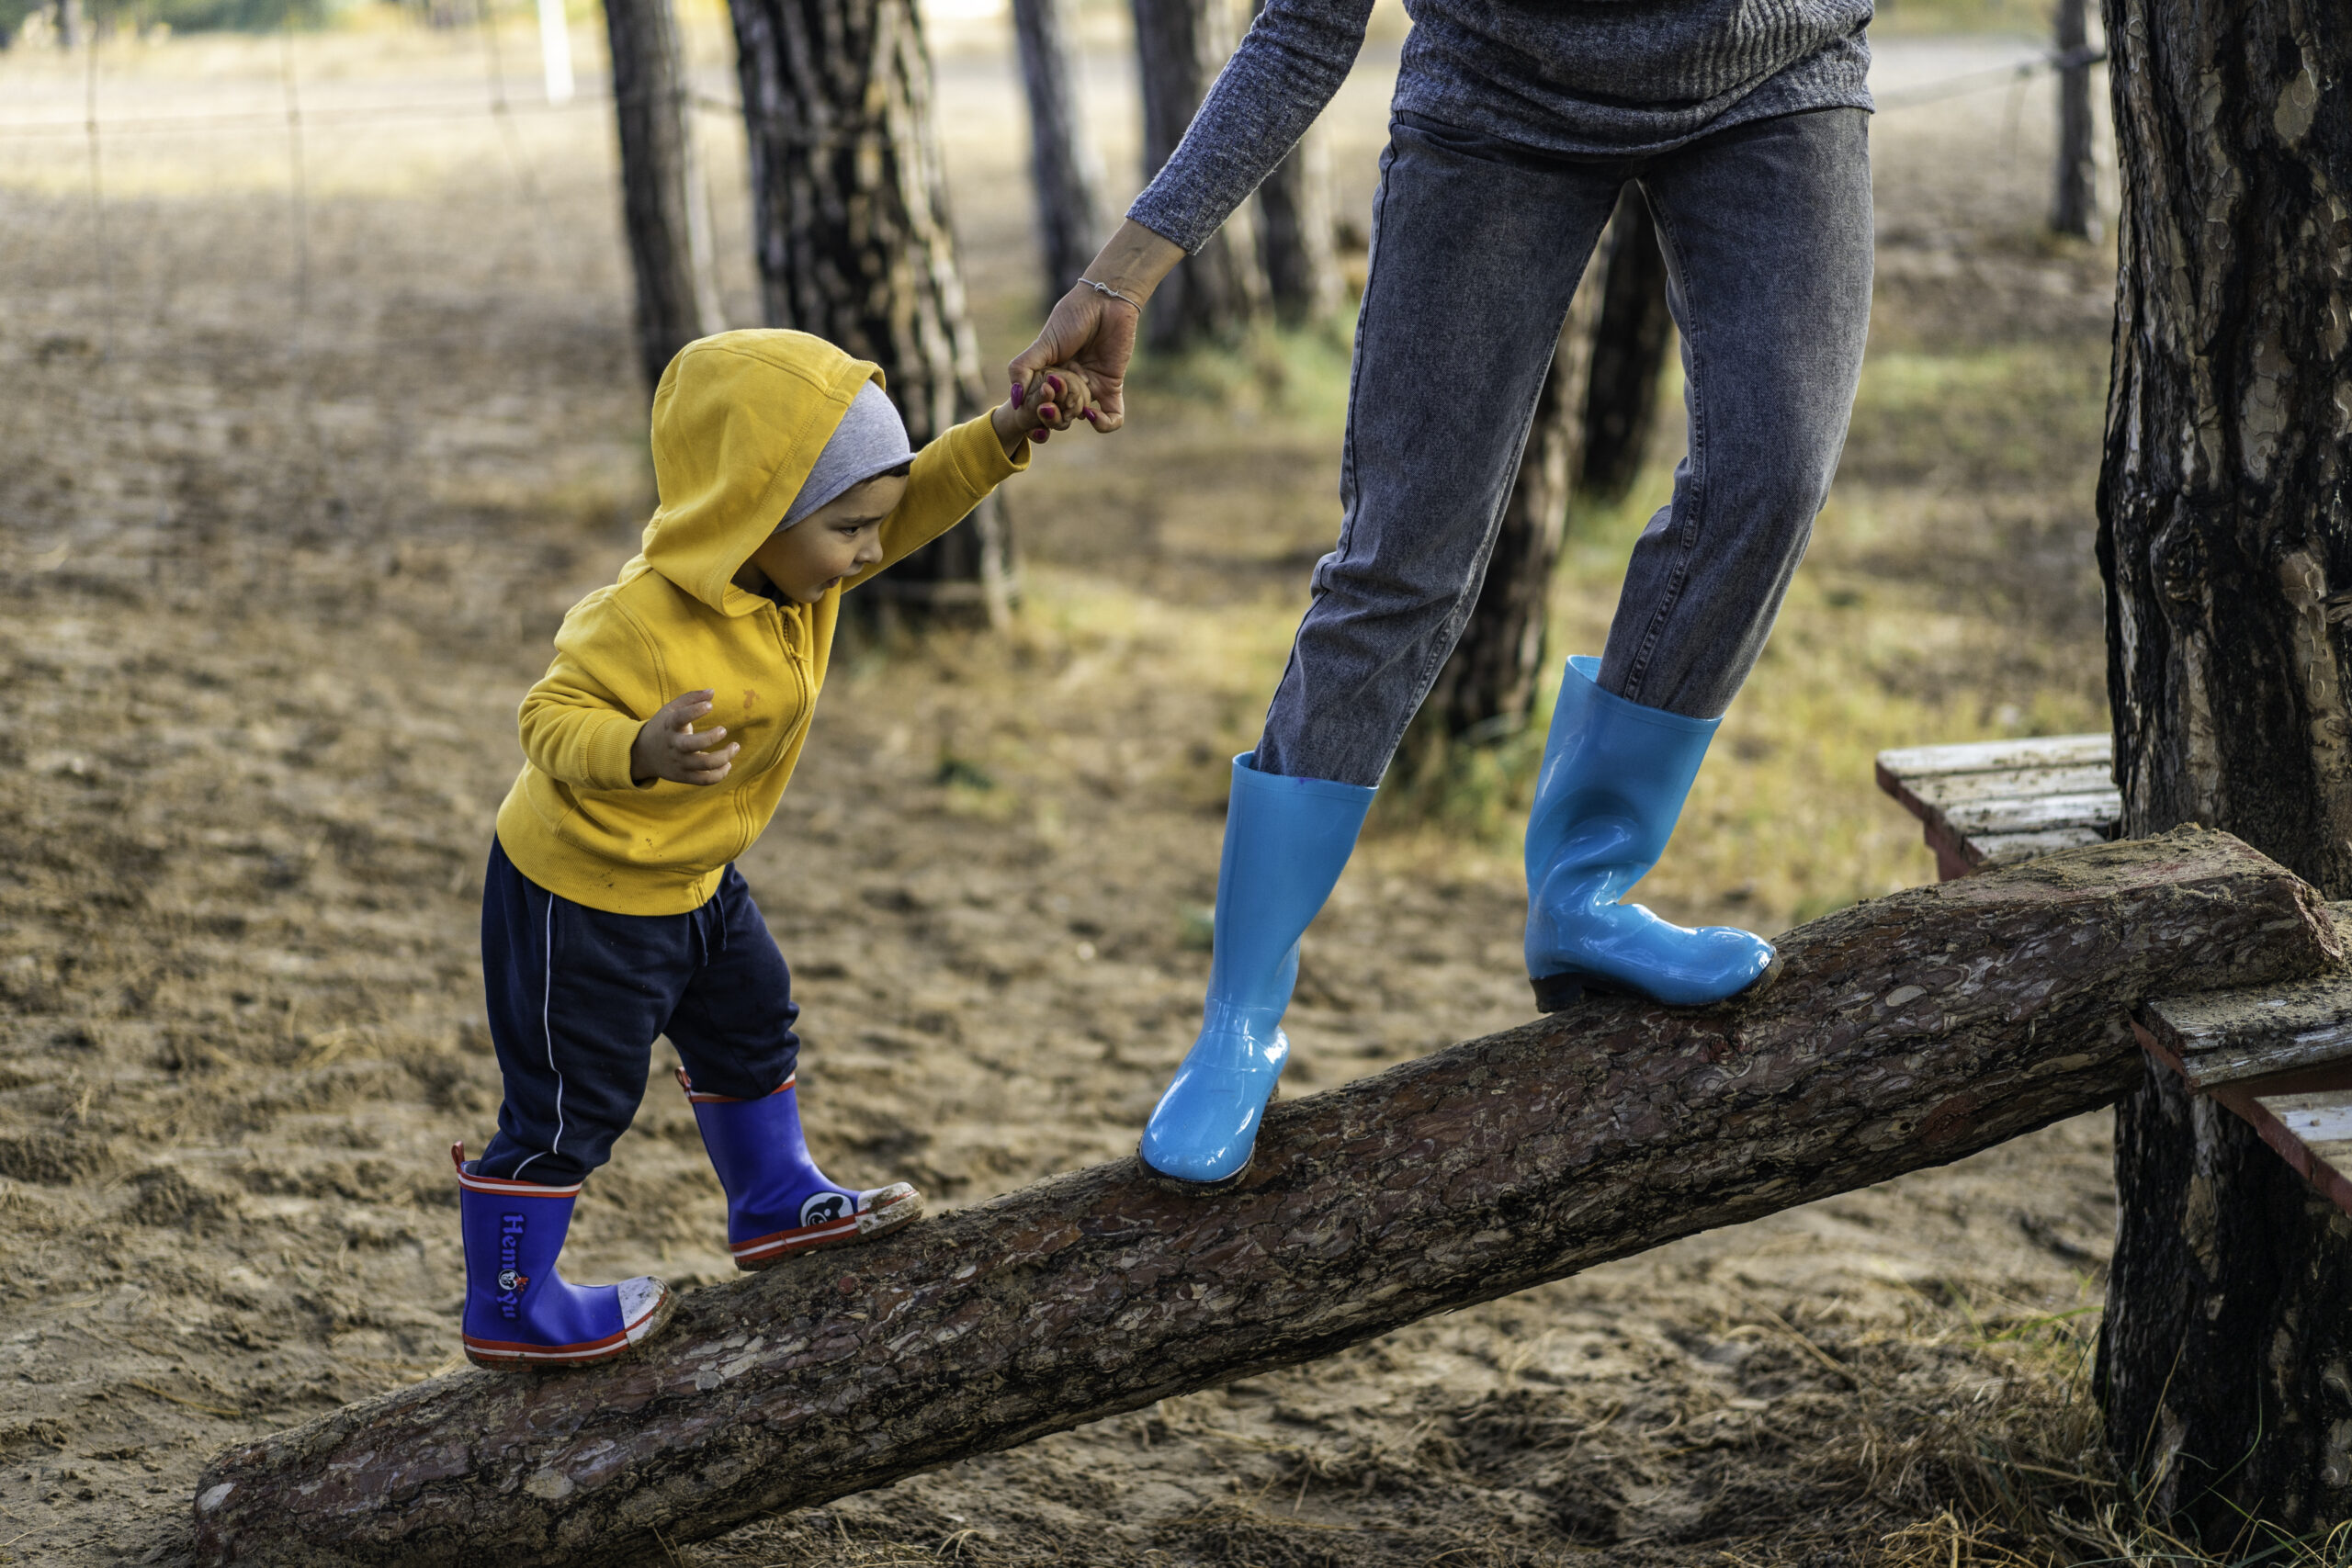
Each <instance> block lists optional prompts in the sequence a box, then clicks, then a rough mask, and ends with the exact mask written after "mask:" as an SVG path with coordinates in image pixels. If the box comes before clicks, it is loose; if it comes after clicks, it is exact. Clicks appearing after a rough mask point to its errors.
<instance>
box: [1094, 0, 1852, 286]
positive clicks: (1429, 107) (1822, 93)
mask: <svg viewBox="0 0 2352 1568" xmlns="http://www.w3.org/2000/svg"><path fill="white" fill-rule="evenodd" d="M1407 9H1408V11H1410V12H1411V14H1412V17H1413V30H1412V32H1411V33H1410V34H1408V36H1407V38H1406V40H1405V52H1404V59H1403V62H1402V63H1401V65H1400V67H1399V69H1398V72H1397V96H1396V98H1395V100H1394V107H1395V108H1396V110H1397V111H1398V112H1400V113H1406V114H1413V115H1419V116H1420V117H1422V118H1428V119H1433V120H1438V121H1441V122H1442V123H1445V124H1448V125H1454V126H1460V127H1462V128H1464V129H1465V130H1481V131H1485V132H1487V133H1488V134H1490V135H1494V136H1498V137H1501V138H1503V139H1504V140H1505V141H1516V142H1520V143H1521V144H1523V145H1525V146H1529V147H1534V148H1540V149H1543V150H1545V151H1548V152H1567V153H1582V154H1589V155H1600V156H1608V155H1611V154H1631V153H1641V152H1659V151H1663V150H1665V149H1667V148H1669V147H1674V146H1678V145H1679V144H1680V143H1682V142H1685V141H1691V139H1693V138H1695V137H1699V136H1703V135H1705V134H1707V133H1708V132H1710V131H1715V130H1724V129H1727V128H1728V127H1731V126H1735V125H1740V124H1744V123H1745V122H1747V121H1748V120H1754V119H1762V118H1766V117H1768V116H1770V115H1780V114H1792V113H1795V112H1797V111H1799V110H1801V109H1818V108H1839V107H1851V108H1863V109H1867V108H1869V107H1871V96H1870V91H1869V89H1868V88H1867V87H1866V86H1865V85H1863V77H1864V76H1865V74H1866V73H1868V71H1869V69H1870V62H1871V51H1870V45H1869V43H1868V42H1867V41H1866V40H1865V39H1864V37H1863V30H1864V29H1865V28H1867V27H1868V26H1869V25H1870V20H1871V0H1407ZM1371 14H1372V0H1266V7H1265V9H1264V10H1263V11H1261V13H1259V16H1258V21H1257V25H1256V26H1254V27H1252V28H1250V36H1249V37H1248V38H1246V39H1242V41H1241V47H1240V48H1239V49H1238V50H1237V51H1234V55H1233V58H1232V59H1231V60H1230V61H1228V62H1227V63H1226V67H1225V70H1224V73H1222V74H1220V75H1219V76H1218V77H1217V79H1216V85H1215V86H1214V87H1212V88H1210V90H1209V96H1208V97H1207V99H1206V100H1205V101H1204V103H1203V104H1202V105H1201V111H1200V113H1199V114H1197V115H1195V116H1194V117H1193V127H1192V129H1191V130H1188V131H1186V132H1185V133H1184V140H1183V141H1182V143H1181V144H1179V145H1178V147H1177V149H1176V152H1175V155H1174V156H1173V157H1171V158H1170V159H1169V160H1168V163H1167V164H1166V166H1165V167H1163V168H1162V169H1161V170H1160V171H1159V174H1158V175H1157V176H1155V177H1154V178H1153V180H1152V182H1151V184H1150V186H1148V188H1147V189H1146V190H1145V191H1144V193H1143V194H1142V195H1141V196H1139V197H1136V203H1135V205H1134V206H1133V207H1131V208H1129V209H1127V216H1128V217H1130V218H1132V219H1134V220H1136V222H1138V223H1140V224H1142V225H1143V226H1144V227H1145V228H1147V229H1149V230H1151V231H1154V232H1155V233H1159V234H1163V235H1165V236H1167V237H1168V238H1169V239H1170V240H1173V241H1175V242H1176V243H1178V244H1180V245H1182V246H1183V247H1184V248H1185V249H1186V250H1187V251H1196V250H1198V249H1200V247H1201V246H1202V245H1203V244H1204V243H1206V242H1207V240H1208V237H1209V236H1210V235H1211V234H1213V233H1215V232H1216V228H1217V225H1218V224H1220V223H1223V222H1224V221H1225V220H1226V219H1227V216H1229V215H1230V214H1231V213H1232V211H1233V209H1235V208H1237V207H1238V206H1240V205H1241V203H1242V201H1243V200H1244V199H1245V198H1246V197H1248V196H1249V195H1250V192H1251V191H1253V190H1255V189H1257V188H1258V182H1259V181H1261V180H1262V179H1264V178H1265V177H1266V175H1267V174H1268V172H1269V171H1271V170H1272V168H1273V166H1274V165H1275V164H1278V163H1280V162H1281V161H1282V159H1283V154H1284V153H1286V152H1289V151H1290V149H1291V148H1292V146H1293V145H1295V143H1296V142H1297V141H1298V139H1299V137H1300V136H1302V135H1304V134H1305V133H1306V128H1307V127H1308V126H1309V125H1310V124H1312V123H1313V122H1314V119H1315V117H1316V116H1317V114H1320V113H1321V112H1322V110H1323V106H1324V105H1325V104H1327V103H1329V102H1330V101H1331V95H1332V94H1333V93H1336V92H1338V91H1339V89H1340V82H1342V81H1343V80H1345V79H1346V77H1347V74H1348V69H1349V67H1350V66H1351V65H1353V64H1354V63H1355V58H1356V55H1357V53H1358V52H1359V51H1361V50H1362V49H1363V29H1364V22H1365V20H1366V18H1367V17H1370V15H1371Z"/></svg>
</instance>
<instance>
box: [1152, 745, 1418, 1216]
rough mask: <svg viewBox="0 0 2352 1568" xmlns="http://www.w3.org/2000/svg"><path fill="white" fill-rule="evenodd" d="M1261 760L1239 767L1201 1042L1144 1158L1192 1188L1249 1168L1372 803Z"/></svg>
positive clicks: (1219, 881) (1168, 1098) (1356, 792)
mask: <svg viewBox="0 0 2352 1568" xmlns="http://www.w3.org/2000/svg"><path fill="white" fill-rule="evenodd" d="M1252 755H1253V753H1248V752H1245V753H1243V754H1242V755H1241V756H1238V757H1236V758H1235V759H1234V760H1233V794H1232V797H1231V801H1230V803H1229V804H1228V805H1227V807H1226V816H1225V853H1224V859H1223V861H1222V863H1220V864H1219V866H1218V868H1217V876H1216V937H1215V941H1216V946H1215V948H1214V950H1213V952H1212V953H1211V955H1210V959H1209V995H1208V1006H1207V1008H1206V1010H1205V1011H1204V1018H1203V1020H1202V1024H1201V1035H1200V1038H1199V1039H1198V1040H1197V1041H1195V1042H1194V1043H1193V1049H1192V1050H1191V1051H1190V1052H1189V1053H1187V1054H1186V1055H1185V1057H1184V1061H1183V1065H1182V1066H1179V1067H1178V1068H1177V1069H1176V1077H1175V1078H1174V1080H1173V1081H1172V1082H1170V1084H1169V1086H1168V1090H1167V1092H1166V1093H1164V1094H1162V1095H1161V1096H1160V1097H1159V1108H1158V1109H1157V1110H1155V1111H1152V1113H1151V1121H1150V1122H1148V1124H1146V1126H1145V1127H1144V1132H1143V1145H1142V1147H1141V1148H1140V1149H1139V1150H1138V1151H1137V1152H1138V1153H1139V1154H1140V1155H1141V1156H1143V1163H1144V1164H1145V1165H1147V1166H1148V1167H1150V1168H1152V1169H1153V1170H1155V1171H1158V1172H1159V1174H1160V1175H1162V1176H1170V1177H1174V1178H1176V1179H1179V1180H1182V1181H1196V1182H1202V1183H1215V1182H1222V1181H1229V1180H1231V1179H1235V1178H1237V1177H1238V1176H1239V1175H1240V1174H1241V1173H1242V1171H1243V1170H1244V1169H1246V1168H1248V1167H1249V1164H1250V1151H1251V1149H1252V1148H1254V1147H1255V1146H1256V1145H1257V1141H1258V1123H1259V1122H1260V1121H1261V1119H1262V1118H1263V1117H1264V1115H1265V1113H1266V1102H1267V1101H1268V1100H1272V1098H1273V1096H1274V1081H1275V1080H1276V1079H1277V1078H1279V1077H1282V1071H1283V1063H1284V1062H1285V1061H1287V1060H1289V1058H1290V1041H1289V1039H1288V1038H1287V1037H1285V1036H1284V1035H1283V1032H1282V1020H1283V1010H1284V1009H1286V1008H1288V1007H1289V1006H1290V992H1291V987H1292V986H1293V985H1294V984H1295V983H1296V981H1297V979H1298V939H1299V938H1300V936H1301V935H1303V934H1304V933H1305V932H1306V927H1307V922H1309V921H1310V920H1312V919H1315V915H1316V912H1317V910H1319V909H1321V908H1323V901H1324V900H1325V899H1326V898H1329V897H1330V896H1331V889H1332V887H1333V886H1335V885H1336V884H1337V883H1338V882H1339V880H1340V872H1341V871H1342V870H1344V869H1345V868H1346V866H1347V863H1348V856H1349V855H1350V854H1351V853H1352V852H1354V850H1355V846H1356V834H1357V832H1358V831H1359V830H1360V829H1362V828H1363V818H1364V813H1365V812H1366V811H1367V810H1369V809H1370V808H1371V807H1372V795H1373V792H1372V791H1371V790H1370V789H1367V788H1365V787H1363V786H1362V785H1359V784H1334V783H1332V782H1330V781H1329V780H1328V779H1293V778H1284V777H1283V776H1281V775H1280V774H1277V773H1260V772H1258V771H1257V770H1256V769H1255V768H1252V767H1251V766H1250V757H1251V756H1252Z"/></svg>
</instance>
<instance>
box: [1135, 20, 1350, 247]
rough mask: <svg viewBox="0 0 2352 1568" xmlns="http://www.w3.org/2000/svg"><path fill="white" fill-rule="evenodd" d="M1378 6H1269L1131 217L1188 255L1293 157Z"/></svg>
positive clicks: (1346, 68) (1336, 87)
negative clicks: (1173, 243)
mask: <svg viewBox="0 0 2352 1568" xmlns="http://www.w3.org/2000/svg"><path fill="white" fill-rule="evenodd" d="M1372 4H1373V0H1266V8H1265V9H1264V10H1263V11H1261V12H1260V13H1259V14H1258V20H1257V22H1256V23H1255V24H1254V25H1253V26H1252V27H1251V28H1250V35H1249V36H1248V37H1247V38H1245V39H1242V40H1241V47H1240V48H1239V49H1238V50H1236V51H1233V58H1232V59H1231V60H1228V61H1227V62H1226V64H1225V69H1224V70H1223V71H1222V72H1220V73H1218V75H1217V79H1216V85H1213V86H1211V87H1210V88H1209V96H1207V97H1206V98H1205V99H1204V100H1203V101H1202V104H1201V107H1200V112H1199V113H1197V114H1195V115H1193V123H1192V126H1191V128H1190V129H1189V130H1186V131H1185V132H1184V140H1183V141H1181V142H1179V143H1178V144H1177V147H1176V151H1175V152H1174V153H1173V154H1172V155H1171V156H1170V158H1169V160H1168V162H1167V163H1166V164H1162V165H1161V166H1160V169H1159V173H1158V174H1157V175H1153V176H1152V181H1151V184H1150V185H1148V186H1145V187H1144V193H1143V194H1142V195H1141V196H1139V197H1136V201H1135V205H1134V206H1133V207H1130V208H1128V209H1127V216H1128V217H1129V218H1132V219H1134V220H1136V222H1138V223H1140V224H1142V225H1143V226H1144V227H1145V228H1147V229H1148V230H1150V231H1152V232H1153V233H1155V234H1159V235H1161V236H1162V237H1164V238H1166V239H1170V240H1172V241H1174V242H1175V243H1178V244H1180V245H1182V246H1183V247H1184V250H1185V252H1186V253H1187V254H1190V253H1192V252H1194V251H1197V250H1199V249H1200V248H1201V247H1202V246H1203V245H1204V244H1206V243H1208V240H1209V236H1210V235H1212V234H1214V233H1216V231H1217V226H1218V225H1219V224H1221V223H1223V222H1224V221H1225V220H1227V218H1229V217H1231V216H1232V215H1233V209H1235V208H1237V207H1239V206H1240V205H1241V204H1242V202H1243V201H1245V200H1247V199H1248V198H1249V196H1250V192H1251V191H1253V190H1256V189H1257V188H1258V186H1259V184H1260V182H1261V181H1262V180H1264V179H1265V177H1266V176H1267V175H1269V174H1272V172H1273V168H1274V165H1275V164H1279V163H1281V162H1282V161H1283V158H1284V157H1285V156H1287V155H1288V153H1289V152H1290V150H1291V149H1292V148H1293V147H1295V146H1296V145H1298V139H1299V138H1300V137H1302V136H1304V135H1306V128H1307V127H1308V126H1310V125H1312V124H1314V123H1315V117H1316V116H1317V115H1318V114H1321V113H1322V112H1323V106H1324V105H1326V104H1328V103H1329V102H1330V101H1331V95H1332V94H1334V93H1336V92H1338V91H1339V90H1340V83H1342V82H1344V81H1346V80H1347V79H1348V71H1349V69H1350V68H1351V67H1352V66H1353V65H1354V64H1355V61H1356V56H1357V55H1358V54H1359V53H1361V52H1362V51H1363V30H1364V24H1365V22H1366V21H1367V20H1368V19H1369V18H1370V17H1371V16H1372Z"/></svg>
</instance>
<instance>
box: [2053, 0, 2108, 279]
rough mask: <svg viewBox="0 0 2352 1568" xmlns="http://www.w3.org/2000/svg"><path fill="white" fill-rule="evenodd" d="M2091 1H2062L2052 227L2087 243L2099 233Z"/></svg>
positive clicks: (2058, 31)
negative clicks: (2093, 160)
mask: <svg viewBox="0 0 2352 1568" xmlns="http://www.w3.org/2000/svg"><path fill="white" fill-rule="evenodd" d="M2086 6H2087V0H2058V26H2057V36H2056V38H2055V39H2054V40H2053V41H2054V42H2055V43H2056V45H2057V50H2058V61H2059V65H2058V170H2057V178H2056V183H2055V186H2054V188H2053V189H2052V192H2051V198H2050V227H2051V228H2052V231H2055V232H2057V233H2061V234H2072V235H2074V236H2075V237H2076V238H2077V239H2084V240H2087V239H2089V238H2091V237H2092V236H2093V235H2094V234H2095V233H2096V232H2097V231H2098V214H2097V213H2096V212H2095V211H2094V210H2093V209H2092V184H2091V178H2092V173H2091V171H2092V164H2091V67H2090V54H2091V51H2090V34H2089V33H2088V31H2087V30H2086V28H2085V26H2084V19H2085V18H2084V13H2085V11H2086Z"/></svg>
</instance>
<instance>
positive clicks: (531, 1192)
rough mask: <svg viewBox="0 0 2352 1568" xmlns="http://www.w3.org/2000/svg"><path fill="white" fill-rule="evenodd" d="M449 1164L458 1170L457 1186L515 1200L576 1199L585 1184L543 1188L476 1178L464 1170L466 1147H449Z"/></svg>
mask: <svg viewBox="0 0 2352 1568" xmlns="http://www.w3.org/2000/svg"><path fill="white" fill-rule="evenodd" d="M449 1163H450V1164H452V1165H454V1166H456V1167H457V1168H458V1186H460V1187H469V1188H471V1189H472V1190H475V1191H476V1192H503V1193H507V1194H509V1195H510V1196H513V1197H516V1198H577V1197H579V1196H580V1189H581V1188H582V1187H584V1186H586V1185H587V1184H586V1183H585V1182H581V1181H575V1182H573V1183H572V1184H571V1186H569V1187H545V1186H541V1185H540V1184H539V1183H537V1182H536V1181H514V1180H510V1179H507V1178H505V1177H503V1176H477V1175H475V1174H474V1173H473V1172H472V1171H470V1170H468V1169H467V1168H466V1145H464V1144H462V1143H456V1144H451V1145H449Z"/></svg>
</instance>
